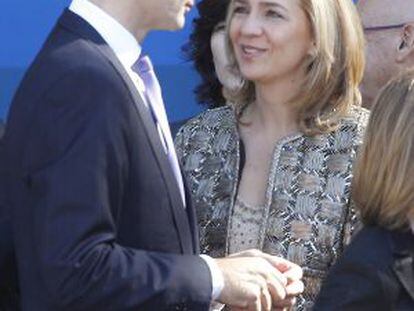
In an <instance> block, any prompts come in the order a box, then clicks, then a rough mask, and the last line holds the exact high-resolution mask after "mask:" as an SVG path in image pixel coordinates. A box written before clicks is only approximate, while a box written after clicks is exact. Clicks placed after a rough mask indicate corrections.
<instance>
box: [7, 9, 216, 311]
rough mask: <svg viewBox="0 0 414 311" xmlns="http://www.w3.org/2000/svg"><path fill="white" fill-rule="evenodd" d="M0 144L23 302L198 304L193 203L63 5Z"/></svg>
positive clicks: (127, 92)
mask: <svg viewBox="0 0 414 311" xmlns="http://www.w3.org/2000/svg"><path fill="white" fill-rule="evenodd" d="M4 143H5V149H6V168H7V174H8V177H7V189H6V191H7V199H8V204H9V206H10V208H11V212H12V219H13V235H14V243H15V248H16V256H17V261H18V270H19V285H20V290H21V303H22V308H23V309H24V310H30V311H33V310H39V311H46V310H71V311H73V310H100V311H103V310H166V309H170V308H174V310H175V309H176V308H178V309H180V308H181V307H184V306H186V307H187V308H188V309H190V310H205V309H207V308H208V305H209V302H210V296H211V277H210V271H209V269H208V266H207V265H206V263H205V262H204V261H203V260H202V259H201V258H200V257H199V256H197V255H195V254H197V253H198V247H199V246H198V238H197V234H196V224H195V221H194V213H193V209H192V207H191V206H187V208H186V209H184V207H183V204H182V200H181V196H180V194H179V190H178V185H177V184H176V180H175V178H174V174H173V171H172V169H171V167H170V164H169V162H168V158H167V156H166V154H165V152H164V150H163V147H162V144H161V142H160V139H159V136H158V132H157V130H156V128H155V125H154V123H153V121H152V118H151V116H150V114H149V112H148V110H147V109H146V108H145V106H144V105H143V103H142V101H141V98H140V96H139V94H138V92H137V91H136V89H135V87H134V85H133V83H132V81H130V79H129V77H128V75H127V73H126V72H125V70H124V68H123V67H122V65H121V64H120V62H119V61H118V60H117V58H116V56H115V55H114V54H113V52H112V50H111V49H110V48H109V46H108V45H107V44H106V43H105V42H104V40H103V39H102V38H101V37H100V36H99V34H98V33H97V32H96V31H95V30H94V29H93V28H92V27H90V25H89V24H87V23H86V22H85V21H84V20H83V19H81V18H80V17H78V16H77V15H75V14H73V13H71V12H70V11H65V12H64V13H63V15H62V16H61V18H60V19H59V21H58V23H57V25H56V26H55V28H54V29H53V31H52V33H51V34H50V36H49V37H48V39H47V41H46V42H45V44H44V46H43V47H42V49H41V51H40V53H39V54H38V55H37V57H36V59H35V60H34V62H33V64H32V65H31V67H30V68H29V70H28V72H27V73H26V75H25V77H24V79H23V81H22V83H21V85H20V87H19V89H18V91H17V93H16V95H15V98H14V100H13V103H12V106H11V110H10V114H9V119H8V124H7V128H6V133H5V136H4ZM188 202H190V201H189V200H188Z"/></svg>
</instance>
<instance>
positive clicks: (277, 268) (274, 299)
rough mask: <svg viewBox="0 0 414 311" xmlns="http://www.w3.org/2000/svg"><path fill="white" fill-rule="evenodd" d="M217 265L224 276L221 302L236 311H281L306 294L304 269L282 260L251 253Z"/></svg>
mask: <svg viewBox="0 0 414 311" xmlns="http://www.w3.org/2000/svg"><path fill="white" fill-rule="evenodd" d="M216 262H217V265H218V266H219V268H220V270H221V271H222V273H223V277H224V289H223V291H222V293H221V295H220V297H219V301H220V302H222V303H225V304H227V305H229V306H232V307H236V308H234V309H237V308H240V309H245V310H260V311H261V310H266V311H267V310H272V308H276V309H280V310H282V309H284V308H289V307H291V306H293V304H294V303H295V296H296V295H298V294H300V293H302V292H303V283H302V282H301V278H302V269H301V268H300V267H299V266H298V265H296V264H294V263H291V262H290V261H288V260H285V259H283V258H280V257H276V256H271V255H269V254H265V253H263V252H261V251H259V250H249V251H244V252H241V253H237V254H233V255H231V256H229V257H228V258H224V259H216Z"/></svg>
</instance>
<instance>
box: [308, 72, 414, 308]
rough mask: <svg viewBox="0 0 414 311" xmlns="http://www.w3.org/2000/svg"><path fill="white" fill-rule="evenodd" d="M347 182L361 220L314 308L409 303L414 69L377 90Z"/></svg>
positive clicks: (413, 249)
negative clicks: (350, 185) (378, 93)
mask: <svg viewBox="0 0 414 311" xmlns="http://www.w3.org/2000/svg"><path fill="white" fill-rule="evenodd" d="M352 187H353V189H354V190H353V198H354V200H355V202H356V205H357V207H358V210H359V212H360V214H361V219H362V221H363V222H364V224H365V225H366V226H365V228H363V229H362V230H361V231H360V232H359V233H358V234H357V235H356V236H355V238H354V240H353V241H352V243H351V244H350V245H349V246H348V248H347V250H346V251H345V253H344V255H343V257H342V258H340V259H339V260H338V262H337V264H336V265H335V266H334V267H333V268H332V271H331V272H330V274H329V277H328V278H327V280H326V283H325V284H324V286H323V288H322V291H321V295H320V297H319V299H318V302H317V305H316V308H315V310H335V311H340V310H355V311H358V310H364V311H367V310H368V311H369V310H372V311H374V310H375V311H378V310H414V265H413V262H414V235H413V231H414V71H411V72H407V73H405V74H404V75H402V76H401V77H399V78H396V79H395V80H393V81H391V82H390V83H389V84H388V85H387V86H386V87H385V88H384V90H383V91H382V93H381V95H380V96H379V97H378V99H377V103H376V104H375V105H374V108H373V110H372V114H371V117H370V121H369V125H368V128H367V132H366V138H365V143H364V146H363V147H362V150H361V154H360V157H359V159H358V162H357V165H356V167H355V177H354V181H353V185H352Z"/></svg>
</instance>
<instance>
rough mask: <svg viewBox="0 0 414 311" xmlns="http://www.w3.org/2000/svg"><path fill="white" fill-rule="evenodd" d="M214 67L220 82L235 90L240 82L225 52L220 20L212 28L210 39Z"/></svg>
mask: <svg viewBox="0 0 414 311" xmlns="http://www.w3.org/2000/svg"><path fill="white" fill-rule="evenodd" d="M210 46H211V52H212V54H213V62H214V68H215V70H216V75H217V78H218V80H219V81H220V83H221V84H222V85H223V86H224V87H225V88H227V89H229V90H236V89H237V88H238V87H239V86H240V84H241V78H240V74H239V73H238V72H237V71H235V69H234V68H232V67H231V66H230V61H229V58H228V55H227V52H226V31H225V24H224V22H221V23H219V24H217V26H216V27H215V28H214V31H213V34H212V35H211V40H210Z"/></svg>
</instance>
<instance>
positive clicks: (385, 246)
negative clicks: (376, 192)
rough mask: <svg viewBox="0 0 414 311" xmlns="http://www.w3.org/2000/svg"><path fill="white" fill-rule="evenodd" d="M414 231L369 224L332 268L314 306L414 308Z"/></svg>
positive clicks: (338, 310) (337, 309) (377, 310)
mask: <svg viewBox="0 0 414 311" xmlns="http://www.w3.org/2000/svg"><path fill="white" fill-rule="evenodd" d="M413 259H414V235H413V234H412V233H411V232H406V233H401V232H390V231H387V230H385V229H381V228H379V227H366V228H364V229H362V230H361V232H359V234H357V235H356V236H355V238H354V240H353V241H352V243H351V244H350V245H349V246H348V248H347V249H345V252H344V254H343V256H342V257H341V258H340V259H339V260H338V262H337V263H336V264H335V265H334V266H333V268H332V269H331V271H330V273H329V275H328V277H327V279H326V280H325V283H324V284H323V285H322V289H321V292H320V294H319V297H318V299H317V301H316V304H315V306H314V310H318V311H319V310H329V311H332V310H335V311H341V310H349V311H351V310H352V311H358V310H361V311H362V310H363V311H369V310H372V311H374V310H375V311H381V310H384V311H385V310H407V311H408V310H414V267H413V264H414V261H413Z"/></svg>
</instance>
